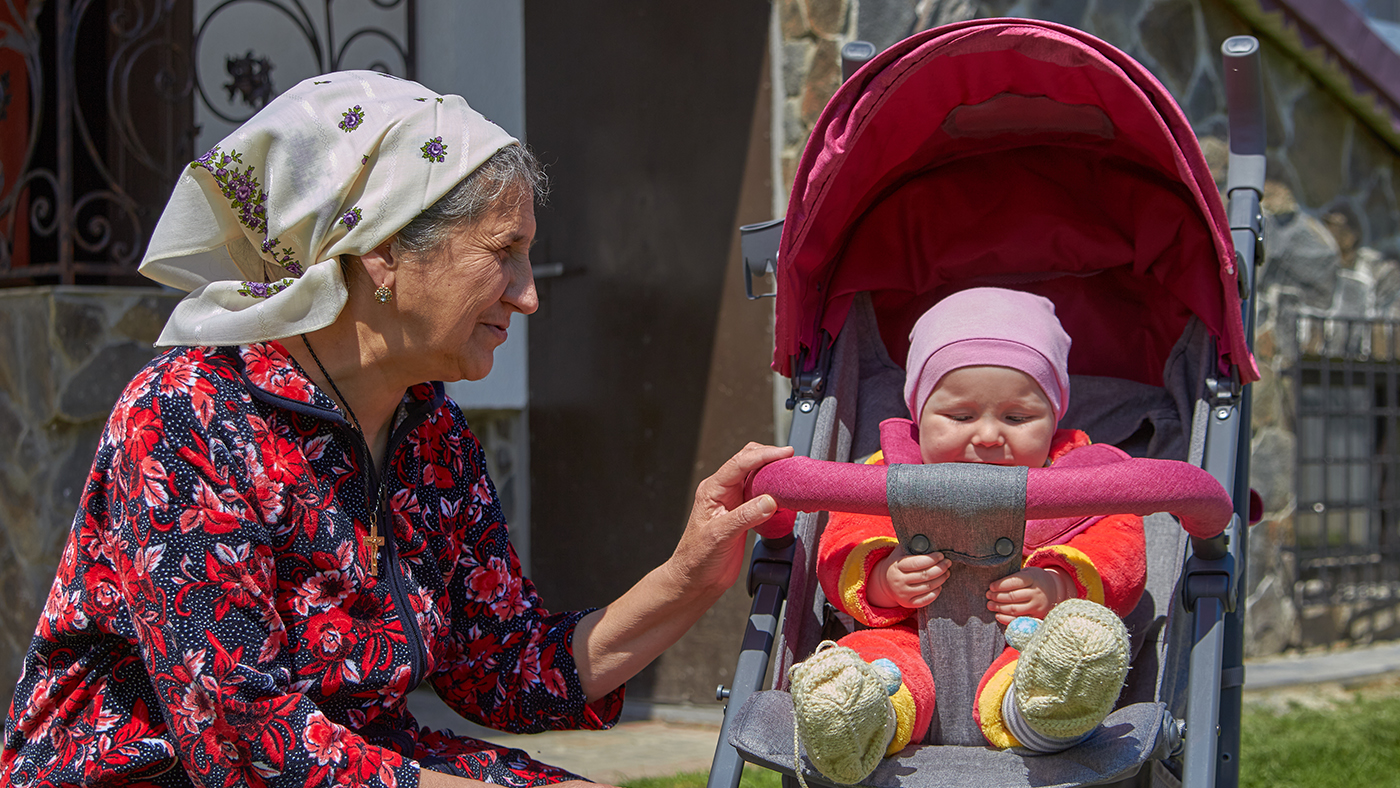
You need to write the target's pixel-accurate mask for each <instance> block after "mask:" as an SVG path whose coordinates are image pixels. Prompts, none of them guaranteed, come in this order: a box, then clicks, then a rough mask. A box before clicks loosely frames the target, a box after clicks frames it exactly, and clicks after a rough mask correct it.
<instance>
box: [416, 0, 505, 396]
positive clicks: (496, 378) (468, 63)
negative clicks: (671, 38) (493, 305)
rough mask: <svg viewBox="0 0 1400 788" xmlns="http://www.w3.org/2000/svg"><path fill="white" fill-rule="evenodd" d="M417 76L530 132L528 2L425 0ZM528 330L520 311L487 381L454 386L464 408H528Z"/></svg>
mask: <svg viewBox="0 0 1400 788" xmlns="http://www.w3.org/2000/svg"><path fill="white" fill-rule="evenodd" d="M418 79H419V81H420V82H422V83H423V84H424V85H427V86H428V87H430V88H432V89H433V90H435V91H437V92H439V93H457V94H459V95H461V96H463V97H465V98H466V100H467V103H468V104H471V105H472V107H473V108H474V109H475V110H477V111H478V112H480V113H481V114H483V115H485V116H486V117H487V118H489V119H490V120H492V121H493V122H495V123H496V124H497V125H499V126H501V127H502V128H504V129H505V130H506V131H508V132H510V133H511V134H513V135H515V136H516V137H517V138H519V139H521V140H522V141H523V140H524V138H525V8H524V0H419V4H418ZM529 346H530V338H529V329H528V326H527V320H526V319H525V318H524V316H522V315H516V316H515V319H514V320H512V321H511V324H510V339H508V340H507V341H506V343H505V344H504V345H502V346H501V347H500V348H498V349H497V350H496V363H495V366H494V367H493V368H492V370H491V374H490V375H488V376H487V377H486V379H485V380H482V381H477V382H475V383H466V382H462V383H451V384H448V389H447V390H448V394H449V395H450V396H451V397H452V398H453V399H454V400H456V401H457V403H458V404H460V405H461V406H462V407H463V408H481V409H490V410H522V411H523V410H524V409H525V408H526V406H527V404H528V403H529V382H530V381H529Z"/></svg>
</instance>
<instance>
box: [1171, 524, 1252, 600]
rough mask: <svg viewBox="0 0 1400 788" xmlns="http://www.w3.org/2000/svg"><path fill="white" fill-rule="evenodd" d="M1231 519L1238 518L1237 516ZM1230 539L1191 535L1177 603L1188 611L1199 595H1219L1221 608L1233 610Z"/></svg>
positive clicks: (1233, 564) (1233, 567)
mask: <svg viewBox="0 0 1400 788" xmlns="http://www.w3.org/2000/svg"><path fill="white" fill-rule="evenodd" d="M1234 519H1235V521H1238V520H1239V516H1238V515H1236V516H1235V518H1234ZM1231 541H1232V540H1230V539H1229V538H1228V535H1227V534H1221V535H1220V536H1217V537H1215V539H1213V540H1212V539H1207V540H1198V539H1196V538H1194V537H1193V538H1192V540H1191V542H1192V546H1191V549H1192V555H1191V556H1189V557H1188V558H1187V559H1186V567H1185V572H1184V573H1183V574H1184V577H1183V580H1182V583H1181V603H1182V605H1183V606H1184V607H1185V608H1186V609H1187V610H1188V611H1192V612H1194V611H1195V610H1196V603H1197V602H1198V601H1200V600H1202V599H1219V600H1220V603H1221V605H1222V606H1223V607H1224V609H1225V612H1227V613H1232V612H1234V610H1235V600H1236V597H1237V594H1236V591H1237V590H1238V589H1237V588H1236V585H1235V584H1236V582H1237V581H1238V579H1239V578H1238V576H1237V575H1238V572H1237V571H1236V567H1237V564H1236V562H1235V554H1234V550H1233V549H1232V547H1231V546H1230V545H1231ZM1222 542H1223V544H1222Z"/></svg>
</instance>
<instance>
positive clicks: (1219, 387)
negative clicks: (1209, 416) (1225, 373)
mask: <svg viewBox="0 0 1400 788" xmlns="http://www.w3.org/2000/svg"><path fill="white" fill-rule="evenodd" d="M1243 392H1244V386H1242V385H1241V384H1240V373H1239V370H1237V369H1232V370H1231V371H1230V379H1229V380H1221V379H1220V378H1206V402H1207V403H1209V404H1210V406H1211V407H1212V408H1232V407H1234V406H1236V405H1238V404H1239V403H1240V395H1241V394H1242V393H1243Z"/></svg>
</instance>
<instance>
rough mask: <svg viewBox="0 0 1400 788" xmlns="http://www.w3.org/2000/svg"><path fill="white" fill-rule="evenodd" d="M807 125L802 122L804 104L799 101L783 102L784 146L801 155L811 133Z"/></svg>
mask: <svg viewBox="0 0 1400 788" xmlns="http://www.w3.org/2000/svg"><path fill="white" fill-rule="evenodd" d="M811 131H812V130H811V129H810V128H808V126H807V124H805V123H803V122H802V102H801V101H799V100H798V99H788V100H787V101H784V102H783V145H784V147H786V148H789V149H791V150H793V151H794V152H795V153H800V152H801V151H802V147H803V146H804V145H806V144H807V135H808V134H810V133H811Z"/></svg>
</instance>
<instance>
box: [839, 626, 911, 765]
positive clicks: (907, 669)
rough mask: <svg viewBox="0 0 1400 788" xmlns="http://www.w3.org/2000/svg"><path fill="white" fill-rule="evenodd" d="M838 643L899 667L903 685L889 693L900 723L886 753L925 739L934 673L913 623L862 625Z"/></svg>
mask: <svg viewBox="0 0 1400 788" xmlns="http://www.w3.org/2000/svg"><path fill="white" fill-rule="evenodd" d="M837 643H838V644H839V645H842V646H846V647H847V648H851V649H855V651H856V653H857V654H860V656H861V658H863V659H864V660H865V661H866V662H874V661H875V660H877V659H888V660H889V661H891V662H893V663H894V664H895V667H898V668H899V674H900V678H901V680H902V681H903V686H901V687H900V688H899V691H898V692H896V693H895V694H894V695H893V696H891V697H890V702H891V703H893V704H894V713H895V717H896V719H897V721H898V727H897V730H896V732H895V735H894V740H893V741H891V742H890V747H889V751H888V753H887V755H893V754H895V753H897V752H899V751H900V750H902V749H904V748H905V747H907V746H908V745H909V743H910V742H915V743H918V742H922V741H923V740H924V737H925V736H927V735H928V727H929V725H930V724H932V722H933V704H934V699H935V692H934V686H933V674H932V673H931V672H929V668H928V663H927V662H924V655H923V652H922V651H921V650H920V648H919V631H918V629H917V628H915V626H914V625H913V623H912V622H902V623H899V624H895V625H894V626H890V627H880V628H878V629H862V630H860V631H858V632H853V633H851V634H849V635H847V636H845V637H843V638H841V639H840V640H839V641H837Z"/></svg>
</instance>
